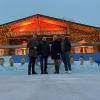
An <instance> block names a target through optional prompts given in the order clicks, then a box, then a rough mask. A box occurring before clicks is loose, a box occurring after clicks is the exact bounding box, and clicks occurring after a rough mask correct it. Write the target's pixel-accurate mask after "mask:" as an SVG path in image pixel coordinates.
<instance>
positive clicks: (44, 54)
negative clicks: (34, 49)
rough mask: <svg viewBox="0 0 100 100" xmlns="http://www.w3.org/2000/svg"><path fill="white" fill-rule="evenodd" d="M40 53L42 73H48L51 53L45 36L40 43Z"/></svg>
mask: <svg viewBox="0 0 100 100" xmlns="http://www.w3.org/2000/svg"><path fill="white" fill-rule="evenodd" d="M39 54H40V66H41V74H48V72H47V62H48V56H49V54H50V47H49V44H48V43H47V41H46V37H43V38H42V41H41V42H40V44H39Z"/></svg>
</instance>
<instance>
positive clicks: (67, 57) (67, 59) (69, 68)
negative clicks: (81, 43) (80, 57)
mask: <svg viewBox="0 0 100 100" xmlns="http://www.w3.org/2000/svg"><path fill="white" fill-rule="evenodd" d="M66 63H67V66H68V70H69V71H71V64H70V53H69V52H67V53H66Z"/></svg>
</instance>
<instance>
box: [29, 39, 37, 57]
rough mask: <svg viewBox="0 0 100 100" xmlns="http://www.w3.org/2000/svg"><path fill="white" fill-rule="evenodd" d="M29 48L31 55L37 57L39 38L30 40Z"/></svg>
mask: <svg viewBox="0 0 100 100" xmlns="http://www.w3.org/2000/svg"><path fill="white" fill-rule="evenodd" d="M27 47H28V48H29V57H37V55H38V41H37V40H34V39H32V40H30V41H29V43H28V44H27Z"/></svg>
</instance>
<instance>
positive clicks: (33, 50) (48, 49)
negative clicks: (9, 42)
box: [27, 34, 71, 75]
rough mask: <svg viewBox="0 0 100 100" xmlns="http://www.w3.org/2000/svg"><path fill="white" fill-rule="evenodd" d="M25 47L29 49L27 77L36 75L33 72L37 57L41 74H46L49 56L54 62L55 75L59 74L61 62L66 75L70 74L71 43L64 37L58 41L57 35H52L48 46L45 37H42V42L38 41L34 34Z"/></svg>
mask: <svg viewBox="0 0 100 100" xmlns="http://www.w3.org/2000/svg"><path fill="white" fill-rule="evenodd" d="M27 47H28V48H29V54H28V55H29V64H28V75H31V74H37V72H36V71H35V62H36V59H37V57H39V58H40V69H41V74H48V71H47V68H48V67H47V65H48V64H47V63H48V57H49V56H51V58H52V60H53V61H54V66H55V71H54V73H55V74H58V73H59V67H60V62H61V60H62V61H63V63H64V66H65V71H66V72H67V73H71V64H70V50H71V43H70V41H69V39H66V38H65V36H62V37H61V40H60V39H59V37H58V36H57V35H54V36H53V41H52V43H51V44H49V43H48V41H47V40H46V37H43V38H42V41H38V39H37V36H36V35H35V34H34V35H33V37H32V39H31V40H30V41H29V43H28V44H27Z"/></svg>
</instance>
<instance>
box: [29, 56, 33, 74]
mask: <svg viewBox="0 0 100 100" xmlns="http://www.w3.org/2000/svg"><path fill="white" fill-rule="evenodd" d="M31 65H32V58H31V57H29V64H28V75H31Z"/></svg>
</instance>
